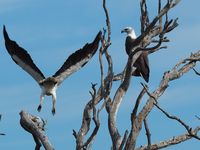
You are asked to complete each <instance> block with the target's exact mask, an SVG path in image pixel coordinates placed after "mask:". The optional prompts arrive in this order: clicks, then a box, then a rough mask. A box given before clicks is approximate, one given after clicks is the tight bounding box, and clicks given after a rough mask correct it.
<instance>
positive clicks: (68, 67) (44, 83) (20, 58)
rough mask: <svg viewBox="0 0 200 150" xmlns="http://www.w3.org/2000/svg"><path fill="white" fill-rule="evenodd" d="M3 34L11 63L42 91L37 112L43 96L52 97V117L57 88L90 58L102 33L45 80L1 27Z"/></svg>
mask: <svg viewBox="0 0 200 150" xmlns="http://www.w3.org/2000/svg"><path fill="white" fill-rule="evenodd" d="M3 34H4V39H5V46H6V49H7V51H8V53H9V54H10V56H11V58H12V59H13V61H14V62H15V63H16V64H17V65H19V66H20V67H21V68H22V69H23V70H25V71H26V72H27V73H29V74H30V75H31V76H32V77H33V79H35V80H36V82H37V83H38V84H39V86H40V87H41V89H42V92H41V95H40V104H39V106H38V109H37V110H38V111H40V110H41V108H42V101H43V100H44V96H45V95H47V96H52V101H53V107H52V114H53V115H54V114H55V104H56V90H57V88H58V86H59V85H60V84H61V83H62V82H63V80H64V79H66V78H67V77H69V76H70V75H71V74H73V73H74V72H76V71H78V70H79V69H81V68H82V67H83V66H84V65H85V64H86V63H87V62H88V61H89V60H90V59H91V58H92V56H93V55H94V54H95V53H96V51H97V49H98V45H99V41H100V39H101V36H102V32H101V31H99V33H98V34H97V35H96V37H95V39H94V41H93V42H92V43H87V44H85V46H84V47H83V48H81V49H79V50H77V51H76V52H74V53H73V54H71V55H70V56H69V57H68V58H67V60H66V61H65V62H64V64H63V65H62V66H61V68H60V69H59V70H58V71H57V72H56V73H55V74H54V75H53V76H51V77H48V78H45V76H44V75H43V73H42V72H41V71H40V69H39V68H38V67H37V66H36V65H35V64H34V62H33V60H32V58H31V56H30V55H29V54H28V52H27V51H26V50H25V49H24V48H22V47H20V46H19V45H18V44H17V43H16V42H15V41H12V40H11V39H10V38H9V36H8V33H7V31H6V27H5V26H4V27H3Z"/></svg>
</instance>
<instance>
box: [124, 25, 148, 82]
mask: <svg viewBox="0 0 200 150" xmlns="http://www.w3.org/2000/svg"><path fill="white" fill-rule="evenodd" d="M124 32H125V33H127V37H126V42H125V48H126V53H127V54H128V55H129V54H130V52H131V50H132V49H133V47H134V46H136V45H135V42H134V41H135V39H136V38H137V36H136V34H135V31H134V30H133V28H131V27H126V28H125V29H123V30H122V31H121V33H124ZM133 66H134V67H136V70H135V72H134V74H133V75H134V76H142V77H143V78H144V80H145V81H146V82H148V81H149V72H150V70H149V60H148V52H142V54H141V55H140V56H139V58H138V59H137V60H136V62H135V63H134V65H133Z"/></svg>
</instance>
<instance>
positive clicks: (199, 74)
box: [192, 68, 200, 76]
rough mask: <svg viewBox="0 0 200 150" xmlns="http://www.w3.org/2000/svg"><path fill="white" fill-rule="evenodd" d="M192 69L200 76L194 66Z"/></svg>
mask: <svg viewBox="0 0 200 150" xmlns="http://www.w3.org/2000/svg"><path fill="white" fill-rule="evenodd" d="M192 69H193V70H194V72H195V73H196V74H197V75H198V76H200V73H199V72H198V71H197V70H196V69H194V68H192Z"/></svg>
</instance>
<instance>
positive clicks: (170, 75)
mask: <svg viewBox="0 0 200 150" xmlns="http://www.w3.org/2000/svg"><path fill="white" fill-rule="evenodd" d="M199 58H200V50H199V51H197V52H196V53H194V54H192V55H191V56H190V57H189V58H186V59H184V60H182V61H180V62H179V63H177V65H175V67H174V68H173V69H172V70H170V71H168V72H166V73H165V74H164V76H163V79H162V81H161V83H160V85H159V87H158V88H157V89H156V90H155V91H154V92H153V93H151V94H150V95H151V97H149V99H148V101H147V103H146V105H145V106H144V107H143V108H142V110H141V111H140V113H139V114H138V116H137V118H136V121H135V122H137V124H134V126H133V127H132V128H133V132H131V133H130V135H129V139H128V142H129V140H130V141H131V143H133V144H135V142H136V139H137V136H138V134H139V132H140V130H141V127H142V122H143V120H144V119H145V118H146V116H147V115H148V114H149V112H150V111H151V110H152V108H153V106H154V102H155V100H156V101H157V99H158V98H159V97H160V96H161V95H162V94H163V93H164V92H165V90H166V88H167V87H168V83H169V82H170V81H173V80H175V79H178V78H180V77H181V76H183V75H184V74H185V73H187V72H188V71H189V70H190V69H192V68H193V67H194V66H195V65H196V61H198V60H199ZM181 64H183V66H182V67H180V65H181Z"/></svg>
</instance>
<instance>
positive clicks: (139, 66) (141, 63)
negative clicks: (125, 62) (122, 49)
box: [133, 52, 150, 82]
mask: <svg viewBox="0 0 200 150" xmlns="http://www.w3.org/2000/svg"><path fill="white" fill-rule="evenodd" d="M133 66H134V67H136V70H135V72H134V74H133V75H134V76H142V77H143V78H144V80H145V81H146V82H148V81H149V73H150V69H149V60H148V52H143V53H142V54H141V55H140V57H139V58H138V59H137V60H136V62H135V63H134V65H133Z"/></svg>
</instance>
